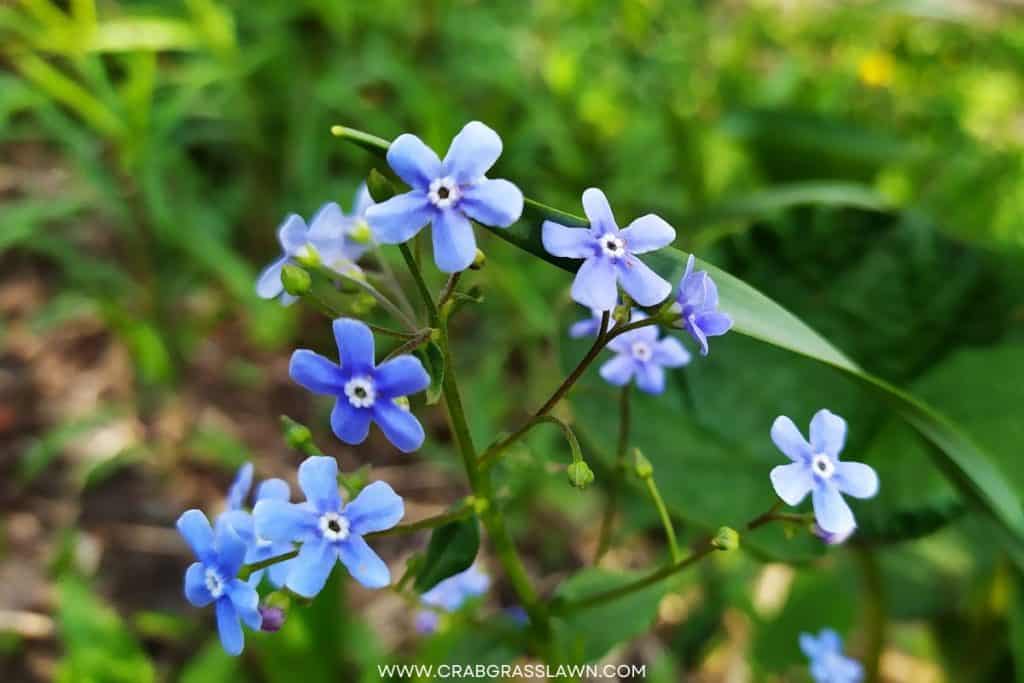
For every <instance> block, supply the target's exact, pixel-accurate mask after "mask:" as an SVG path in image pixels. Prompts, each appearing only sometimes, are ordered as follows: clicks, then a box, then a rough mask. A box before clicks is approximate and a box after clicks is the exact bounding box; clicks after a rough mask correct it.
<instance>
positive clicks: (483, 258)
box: [469, 249, 487, 270]
mask: <svg viewBox="0 0 1024 683" xmlns="http://www.w3.org/2000/svg"><path fill="white" fill-rule="evenodd" d="M485 265H487V254H485V253H484V252H482V251H481V250H480V249H477V250H476V256H474V257H473V263H471V264H470V265H469V269H470V270H480V269H481V268H483V267H484V266H485Z"/></svg>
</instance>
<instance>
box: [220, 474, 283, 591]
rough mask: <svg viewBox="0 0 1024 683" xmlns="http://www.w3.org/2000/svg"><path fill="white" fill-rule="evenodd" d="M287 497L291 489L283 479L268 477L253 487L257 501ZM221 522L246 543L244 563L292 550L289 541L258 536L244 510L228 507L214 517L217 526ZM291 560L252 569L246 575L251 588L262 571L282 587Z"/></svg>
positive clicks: (281, 499) (278, 586) (266, 558)
mask: <svg viewBox="0 0 1024 683" xmlns="http://www.w3.org/2000/svg"><path fill="white" fill-rule="evenodd" d="M290 498H291V489H290V488H289V487H288V482H286V481H284V480H283V479H267V480H266V481H264V482H263V483H261V484H260V485H259V488H258V489H257V490H256V502H257V503H259V501H261V500H278V501H284V502H286V503H287V502H288V500H289V499H290ZM222 524H227V525H229V526H230V527H231V528H232V529H234V531H235V533H236V534H238V536H239V538H241V539H242V541H244V542H245V547H246V551H245V563H246V564H254V563H256V562H263V561H264V560H269V559H270V558H272V557H278V556H279V555H284V554H286V553H290V552H292V551H293V550H295V548H294V546H292V544H291V543H275V542H274V541H271V540H269V539H266V538H263V537H262V536H258V535H257V534H256V530H255V528H254V524H253V519H252V515H251V514H249V513H248V512H246V511H245V510H241V509H238V508H235V509H231V510H228V511H227V512H225V513H224V514H222V515H221V516H220V517H218V518H217V524H216V526H217V527H218V528H219V527H220V525H222ZM293 562H294V560H285V561H283V562H278V563H276V564H272V565H270V566H269V567H267V569H265V570H262V569H261V570H260V571H257V572H253V573H252V575H251V576H250V577H249V583H250V584H251V585H252V586H254V587H255V586H259V585H260V580H261V579H262V578H263V572H264V571H266V572H267V574H268V575H269V577H270V582H271V583H272V584H274V586H276V587H277V588H281V587H282V586H284V584H285V582H286V581H287V579H288V572H289V571H291V567H292V563H293Z"/></svg>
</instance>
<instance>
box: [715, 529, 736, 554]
mask: <svg viewBox="0 0 1024 683" xmlns="http://www.w3.org/2000/svg"><path fill="white" fill-rule="evenodd" d="M711 545H713V546H714V547H715V548H717V549H719V550H736V548H739V547H740V535H739V534H738V533H737V532H736V530H735V529H733V528H731V527H727V526H723V527H719V529H718V533H716V534H715V537H714V538H712V539H711Z"/></svg>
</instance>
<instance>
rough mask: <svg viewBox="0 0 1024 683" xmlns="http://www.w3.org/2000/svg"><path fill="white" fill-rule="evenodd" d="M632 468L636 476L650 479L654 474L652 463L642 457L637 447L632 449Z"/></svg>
mask: <svg viewBox="0 0 1024 683" xmlns="http://www.w3.org/2000/svg"><path fill="white" fill-rule="evenodd" d="M633 469H634V470H635V471H636V476H638V477H640V478H641V479H650V478H651V477H653V476H654V465H652V464H651V461H650V460H648V459H647V458H646V457H644V454H643V453H641V452H640V449H639V448H634V449H633Z"/></svg>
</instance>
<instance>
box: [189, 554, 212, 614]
mask: <svg viewBox="0 0 1024 683" xmlns="http://www.w3.org/2000/svg"><path fill="white" fill-rule="evenodd" d="M185 597H186V598H187V599H188V601H189V602H190V603H192V604H193V605H195V606H196V607H206V606H207V605H209V604H210V603H211V602H213V595H212V594H211V593H210V591H209V589H208V588H207V587H206V567H204V566H203V563H202V562H193V563H192V564H190V565H189V567H188V569H187V570H185Z"/></svg>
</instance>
